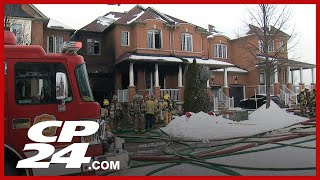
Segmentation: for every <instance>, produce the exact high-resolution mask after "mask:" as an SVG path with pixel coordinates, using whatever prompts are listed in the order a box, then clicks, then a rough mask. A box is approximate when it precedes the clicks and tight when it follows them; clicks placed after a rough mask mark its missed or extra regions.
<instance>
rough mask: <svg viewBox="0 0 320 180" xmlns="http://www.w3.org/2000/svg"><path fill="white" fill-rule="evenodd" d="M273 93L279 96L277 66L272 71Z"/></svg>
mask: <svg viewBox="0 0 320 180" xmlns="http://www.w3.org/2000/svg"><path fill="white" fill-rule="evenodd" d="M273 91H274V94H275V95H277V96H279V95H280V84H279V75H278V66H276V68H275V70H274V84H273Z"/></svg>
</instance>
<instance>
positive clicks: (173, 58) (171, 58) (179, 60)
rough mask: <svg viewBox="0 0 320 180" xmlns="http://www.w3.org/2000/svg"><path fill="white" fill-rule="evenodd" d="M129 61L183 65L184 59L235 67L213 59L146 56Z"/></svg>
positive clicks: (136, 56) (135, 57)
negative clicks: (156, 61)
mask: <svg viewBox="0 0 320 180" xmlns="http://www.w3.org/2000/svg"><path fill="white" fill-rule="evenodd" d="M127 59H131V60H160V61H168V62H180V63H183V60H182V59H185V60H187V61H188V63H192V62H193V59H196V61H197V63H199V64H206V65H213V66H234V65H233V64H231V63H227V62H222V61H218V60H213V59H206V60H205V59H200V58H181V59H180V58H178V57H170V56H145V55H130V56H129V57H128V58H127Z"/></svg>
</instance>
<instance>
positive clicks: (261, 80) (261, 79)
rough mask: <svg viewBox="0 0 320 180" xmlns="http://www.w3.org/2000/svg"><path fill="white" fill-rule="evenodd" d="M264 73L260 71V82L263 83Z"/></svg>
mask: <svg viewBox="0 0 320 180" xmlns="http://www.w3.org/2000/svg"><path fill="white" fill-rule="evenodd" d="M265 79H266V77H265V73H264V72H260V84H265Z"/></svg>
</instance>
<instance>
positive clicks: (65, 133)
mask: <svg viewBox="0 0 320 180" xmlns="http://www.w3.org/2000/svg"><path fill="white" fill-rule="evenodd" d="M62 123H63V121H44V122H40V123H37V124H35V125H33V126H32V127H31V128H30V129H29V131H28V137H29V139H31V140H32V141H34V142H37V143H29V144H26V145H25V146H24V149H23V150H24V151H27V150H37V151H38V154H37V155H35V156H33V157H30V158H27V159H23V160H20V161H19V162H18V164H17V166H16V168H48V167H49V165H50V163H66V168H80V167H81V164H82V163H89V162H90V160H91V157H85V154H86V152H87V149H88V146H89V143H73V144H71V145H69V146H68V147H66V148H64V149H62V150H60V151H58V152H56V153H54V152H55V148H54V146H52V145H51V144H46V143H52V142H71V141H72V138H73V137H75V136H89V135H92V134H94V133H95V132H97V130H98V129H99V124H98V123H97V122H94V121H65V122H64V125H63V128H62V130H61V133H60V136H59V138H58V137H57V136H51V137H50V136H44V135H43V134H42V132H43V130H44V129H46V128H48V127H52V126H56V127H61V126H62ZM77 127H84V129H82V130H81V131H76V128H77ZM57 139H58V141H57ZM66 154H70V155H69V157H63V156H64V155H66ZM51 155H52V157H51V160H50V162H43V161H41V160H44V159H46V158H48V157H50V156H51ZM39 161H41V162H39Z"/></svg>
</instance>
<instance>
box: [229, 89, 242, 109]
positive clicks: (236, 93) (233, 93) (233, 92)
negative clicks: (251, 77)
mask: <svg viewBox="0 0 320 180" xmlns="http://www.w3.org/2000/svg"><path fill="white" fill-rule="evenodd" d="M230 97H234V107H239V105H240V100H241V99H243V86H242V85H239V84H235V85H230Z"/></svg>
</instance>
